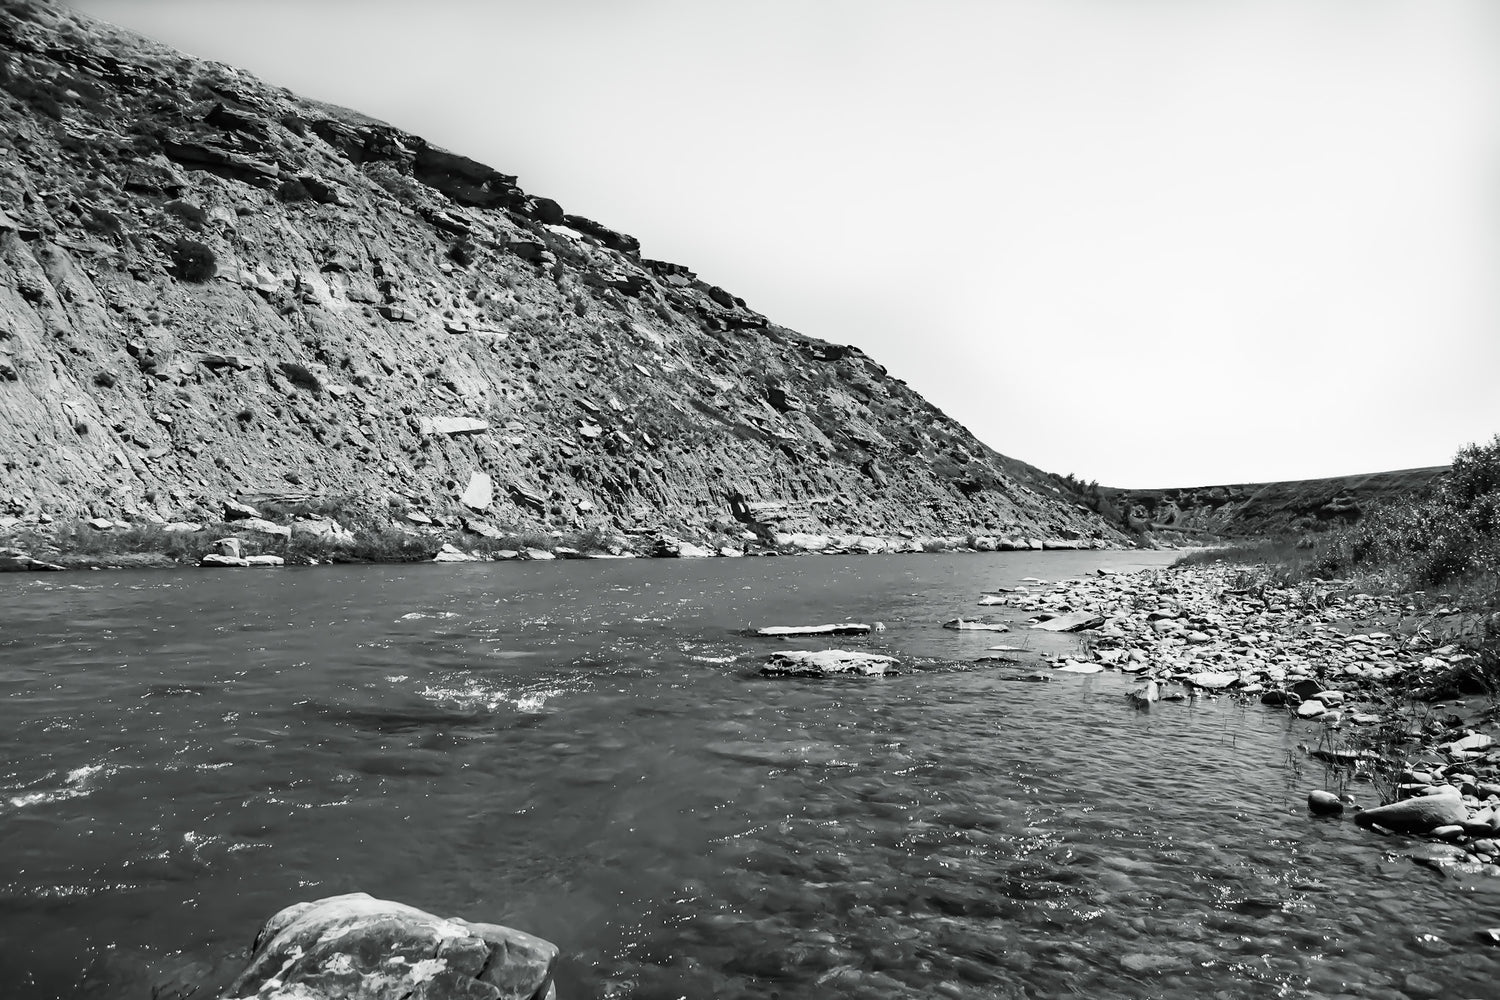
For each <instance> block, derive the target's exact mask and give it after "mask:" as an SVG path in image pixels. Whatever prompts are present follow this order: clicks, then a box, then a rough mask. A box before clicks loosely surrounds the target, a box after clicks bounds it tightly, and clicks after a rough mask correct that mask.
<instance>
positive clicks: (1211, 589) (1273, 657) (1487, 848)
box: [980, 566, 1500, 935]
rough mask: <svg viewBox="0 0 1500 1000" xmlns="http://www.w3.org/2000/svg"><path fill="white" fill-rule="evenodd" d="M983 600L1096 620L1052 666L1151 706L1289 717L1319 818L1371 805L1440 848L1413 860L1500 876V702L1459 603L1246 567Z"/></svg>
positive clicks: (1371, 818) (1425, 849)
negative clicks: (1238, 705)
mask: <svg viewBox="0 0 1500 1000" xmlns="http://www.w3.org/2000/svg"><path fill="white" fill-rule="evenodd" d="M980 603H982V604H985V605H990V606H996V605H999V606H1004V607H1008V608H1010V609H1012V610H1014V611H1016V612H1020V613H1022V614H1026V615H1029V616H1030V623H1031V625H1032V627H1040V628H1046V627H1047V625H1048V623H1049V622H1054V621H1060V620H1065V619H1069V618H1072V619H1074V620H1085V621H1088V622H1090V623H1091V624H1090V625H1089V626H1086V627H1085V628H1083V629H1082V630H1079V631H1077V633H1076V634H1077V635H1078V636H1079V648H1078V650H1077V651H1076V652H1074V653H1070V654H1061V655H1056V656H1052V657H1049V658H1048V662H1049V663H1050V665H1051V666H1052V667H1053V668H1054V669H1057V670H1060V671H1066V672H1070V673H1094V672H1099V671H1104V670H1113V671H1120V672H1122V673H1128V674H1134V675H1136V676H1138V677H1140V679H1141V681H1142V684H1141V686H1140V687H1139V688H1137V689H1136V690H1135V691H1132V692H1131V698H1132V700H1134V701H1135V702H1136V704H1137V705H1138V706H1140V707H1143V708H1149V706H1150V704H1151V703H1152V702H1154V701H1158V700H1167V699H1181V698H1194V697H1219V696H1224V697H1235V698H1241V699H1250V700H1255V701H1258V702H1260V703H1262V704H1265V705H1270V706H1276V707H1280V708H1283V709H1284V710H1285V711H1286V712H1287V713H1288V714H1289V715H1290V716H1292V717H1293V718H1294V719H1296V720H1297V724H1298V725H1300V726H1303V727H1305V729H1306V740H1305V742H1304V743H1303V744H1301V749H1302V751H1303V752H1304V753H1305V754H1306V756H1307V759H1308V760H1309V761H1316V762H1318V764H1319V765H1321V766H1323V767H1325V769H1326V774H1327V776H1328V782H1327V783H1328V785H1329V787H1327V788H1318V789H1314V790H1313V791H1312V793H1311V794H1310V795H1309V800H1308V807H1309V810H1310V812H1312V813H1313V814H1315V815H1341V814H1343V813H1344V811H1345V806H1346V805H1352V804H1356V802H1357V800H1364V804H1365V805H1366V806H1367V807H1366V808H1359V809H1357V811H1355V812H1354V814H1353V815H1354V819H1355V821H1356V822H1358V823H1359V824H1360V825H1361V826H1365V827H1369V828H1371V829H1372V830H1374V831H1376V832H1378V833H1381V834H1385V835H1388V836H1394V835H1397V834H1407V835H1411V836H1415V837H1420V838H1423V839H1425V840H1427V841H1430V843H1427V844H1423V845H1421V846H1419V847H1417V848H1415V849H1414V850H1410V851H1407V852H1406V853H1407V854H1408V855H1409V856H1411V857H1413V858H1414V859H1415V860H1417V861H1419V862H1421V863H1423V864H1426V865H1428V866H1430V867H1433V868H1436V869H1438V870H1439V871H1441V872H1443V874H1445V875H1448V876H1451V877H1460V876H1481V877H1500V741H1497V740H1496V739H1495V737H1494V736H1493V735H1492V733H1493V732H1494V730H1495V729H1496V728H1497V727H1496V719H1497V714H1500V700H1497V699H1500V693H1497V692H1496V691H1495V689H1494V688H1490V689H1489V690H1488V691H1487V692H1485V691H1483V690H1481V689H1480V688H1479V687H1478V684H1479V682H1481V681H1482V680H1483V676H1482V674H1481V669H1482V660H1481V657H1480V656H1479V655H1478V654H1477V653H1476V652H1474V651H1473V650H1472V649H1471V648H1469V645H1468V644H1467V643H1466V641H1465V629H1466V626H1467V625H1470V624H1472V623H1471V622H1470V621H1469V620H1468V618H1467V616H1465V615H1463V614H1461V613H1459V612H1458V611H1457V610H1456V609H1452V608H1443V607H1437V608H1433V609H1431V610H1430V611H1426V612H1421V613H1419V610H1418V606H1417V604H1416V603H1415V602H1414V600H1413V598H1412V597H1410V596H1404V595H1397V596H1384V595H1374V594H1365V593H1357V592H1353V591H1352V590H1351V589H1350V588H1348V587H1347V586H1345V585H1343V584H1341V583H1340V582H1338V581H1330V582H1326V583H1325V582H1319V583H1316V584H1313V583H1308V584H1303V585H1300V586H1295V587H1279V586H1272V585H1270V584H1268V583H1267V582H1265V580H1264V579H1263V576H1262V575H1261V574H1257V573H1255V572H1254V571H1252V570H1249V569H1247V568H1245V567H1234V566H1215V567H1207V568H1171V569H1165V570H1148V571H1142V572H1139V573H1131V574H1115V573H1109V572H1107V571H1103V570H1101V571H1099V575H1097V576H1095V577H1093V578H1086V579H1076V580H1068V581H1064V582H1062V583H1058V584H1056V585H1050V586H1049V585H1045V584H1038V585H1035V586H1031V587H1025V588H1017V589H1015V590H1014V591H1009V592H1004V593H995V594H989V595H985V597H984V598H982V599H981V601H980ZM1048 676H1049V675H1046V674H1042V675H1040V678H1039V679H1046V678H1048ZM1471 688H1473V690H1474V692H1477V695H1476V696H1474V697H1464V694H1465V693H1466V692H1469V691H1470V689H1471ZM1485 933H1487V934H1491V935H1500V931H1486V932H1485Z"/></svg>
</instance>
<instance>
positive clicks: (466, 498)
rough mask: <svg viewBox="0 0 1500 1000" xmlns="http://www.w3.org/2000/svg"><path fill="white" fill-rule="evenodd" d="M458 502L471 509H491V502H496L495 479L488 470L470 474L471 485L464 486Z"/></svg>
mask: <svg viewBox="0 0 1500 1000" xmlns="http://www.w3.org/2000/svg"><path fill="white" fill-rule="evenodd" d="M458 502H459V503H461V504H463V505H464V506H465V507H467V508H469V509H470V510H474V511H480V510H489V507H490V504H492V503H494V502H495V481H494V480H493V479H491V478H490V476H489V473H487V472H476V473H474V474H472V475H471V476H469V485H467V486H465V487H464V491H463V494H462V495H461V496H460V497H459V498H458ZM470 530H471V531H472V530H473V529H472V528H471V529H470ZM475 534H481V532H475Z"/></svg>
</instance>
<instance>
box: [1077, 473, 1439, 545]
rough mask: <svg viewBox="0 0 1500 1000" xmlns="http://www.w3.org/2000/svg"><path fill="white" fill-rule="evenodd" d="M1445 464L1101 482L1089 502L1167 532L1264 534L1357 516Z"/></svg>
mask: <svg viewBox="0 0 1500 1000" xmlns="http://www.w3.org/2000/svg"><path fill="white" fill-rule="evenodd" d="M1446 471H1448V470H1447V466H1435V467H1432V468H1426V469H1403V470H1400V471H1397V472H1373V473H1368V474H1366V475H1358V476H1334V477H1330V478H1327V479H1303V480H1297V481H1293V482H1281V483H1236V484H1231V485H1224V486H1195V487H1187V488H1182V489H1159V490H1125V489H1114V488H1110V487H1101V488H1099V489H1098V490H1097V499H1096V500H1092V501H1088V500H1086V501H1085V502H1090V503H1092V505H1093V506H1095V507H1097V508H1098V509H1099V510H1101V511H1102V512H1103V513H1105V514H1106V516H1110V517H1111V518H1112V519H1117V520H1119V521H1120V522H1121V523H1126V524H1129V525H1130V526H1132V527H1133V528H1137V529H1139V530H1145V531H1150V532H1151V533H1152V534H1153V535H1157V536H1162V537H1164V538H1169V537H1172V536H1174V535H1180V536H1181V537H1182V538H1184V539H1191V538H1199V539H1204V538H1215V537H1252V536H1253V537H1270V536H1277V535H1292V534H1299V533H1303V532H1308V531H1321V530H1324V529H1326V528H1332V527H1338V526H1340V525H1346V524H1351V523H1354V522H1356V521H1358V520H1359V519H1360V518H1361V517H1363V516H1364V514H1366V513H1368V512H1369V511H1370V510H1371V509H1373V508H1374V507H1376V506H1377V505H1379V504H1382V503H1385V502H1387V501H1390V500H1394V499H1397V498H1401V497H1410V496H1411V495H1413V494H1415V493H1417V492H1419V491H1421V490H1422V489H1424V488H1425V487H1426V486H1427V485H1428V484H1429V483H1431V482H1432V481H1433V480H1434V479H1436V478H1437V477H1438V476H1439V475H1441V474H1442V473H1444V472H1446Z"/></svg>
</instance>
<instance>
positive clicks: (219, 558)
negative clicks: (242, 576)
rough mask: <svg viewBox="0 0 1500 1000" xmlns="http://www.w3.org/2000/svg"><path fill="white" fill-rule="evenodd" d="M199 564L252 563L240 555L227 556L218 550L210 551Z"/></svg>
mask: <svg viewBox="0 0 1500 1000" xmlns="http://www.w3.org/2000/svg"><path fill="white" fill-rule="evenodd" d="M198 565H199V566H249V565H250V564H249V563H248V562H246V561H245V560H243V559H241V558H240V557H239V556H225V555H220V554H219V553H217V552H210V553H208V554H207V555H205V556H204V557H203V558H202V560H200V561H199V563H198Z"/></svg>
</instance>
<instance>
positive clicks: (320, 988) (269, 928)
mask: <svg viewBox="0 0 1500 1000" xmlns="http://www.w3.org/2000/svg"><path fill="white" fill-rule="evenodd" d="M556 962H557V946H556V945H554V944H552V943H550V942H548V941H543V940H542V939H541V938H538V937H533V936H532V935H530V934H527V933H525V932H523V931H518V930H512V929H511V928H509V927H501V926H499V925H498V924H480V923H470V922H469V921H467V920H458V919H452V918H445V917H437V916H434V915H432V914H431V913H425V912H423V911H422V910H418V909H416V908H415V907H412V906H407V905H405V904H403V903H393V902H389V901H387V900H383V899H375V898H373V897H371V896H370V895H368V894H366V893H363V892H355V893H349V894H348V895H344V896H330V897H328V898H327V899H320V900H317V901H316V902H311V903H297V904H296V905H294V906H289V907H287V908H286V909H284V910H282V911H281V912H280V913H278V914H276V915H275V916H274V917H272V918H271V919H270V920H268V921H267V922H266V925H265V926H264V927H262V928H261V931H260V934H258V935H257V936H256V938H255V948H254V951H253V953H252V954H251V956H250V965H249V967H248V968H246V969H245V971H244V972H242V973H240V975H239V978H237V979H236V980H235V981H234V983H233V985H231V986H230V988H229V991H228V993H227V994H226V995H227V996H231V997H237V998H251V997H253V998H255V1000H334V998H339V1000H343V998H349V1000H356V998H357V1000H403V998H406V997H412V998H416V997H421V998H423V1000H458V998H463V1000H546V998H553V1000H555V997H556V995H557V991H556V989H555V987H554V986H553V984H552V970H553V967H554V965H555V964H556Z"/></svg>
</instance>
